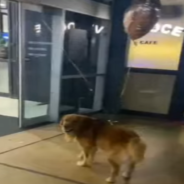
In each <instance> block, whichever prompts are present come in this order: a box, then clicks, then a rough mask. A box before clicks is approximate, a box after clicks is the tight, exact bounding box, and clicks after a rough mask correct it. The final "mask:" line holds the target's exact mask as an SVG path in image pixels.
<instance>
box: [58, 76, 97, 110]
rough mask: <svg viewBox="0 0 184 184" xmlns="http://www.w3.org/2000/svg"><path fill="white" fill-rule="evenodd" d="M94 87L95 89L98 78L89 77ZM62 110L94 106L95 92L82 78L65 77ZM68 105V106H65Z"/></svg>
mask: <svg viewBox="0 0 184 184" xmlns="http://www.w3.org/2000/svg"><path fill="white" fill-rule="evenodd" d="M88 82H89V83H90V86H91V87H92V89H93V90H94V89H95V83H96V78H95V77H93V78H88ZM62 89H63V90H62V95H61V96H62V99H61V103H60V104H62V107H63V109H62V107H61V110H65V109H67V110H71V109H72V108H73V109H75V108H76V109H77V108H88V109H92V108H93V101H94V92H91V91H90V90H89V87H88V86H87V85H86V83H85V82H84V80H83V79H82V78H74V79H65V80H63V81H62ZM65 107H68V108H65Z"/></svg>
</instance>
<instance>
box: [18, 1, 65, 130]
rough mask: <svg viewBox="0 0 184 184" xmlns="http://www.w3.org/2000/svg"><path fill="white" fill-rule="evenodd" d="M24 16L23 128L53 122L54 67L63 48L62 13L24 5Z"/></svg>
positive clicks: (59, 58) (52, 9)
mask: <svg viewBox="0 0 184 184" xmlns="http://www.w3.org/2000/svg"><path fill="white" fill-rule="evenodd" d="M21 13H22V35H23V39H22V40H21V43H22V48H23V50H22V51H23V53H22V63H20V64H21V65H22V97H23V99H22V109H21V111H22V126H29V125H34V124H38V123H42V122H45V121H50V120H51V119H50V118H51V117H50V112H51V110H50V109H51V98H52V91H51V86H53V84H52V82H53V81H54V80H53V79H52V77H53V76H54V74H55V73H56V72H57V71H54V69H55V68H53V65H56V63H55V62H57V61H61V55H57V54H58V51H57V47H56V46H58V47H59V45H62V39H60V38H61V34H62V28H61V26H62V24H61V23H62V11H61V10H60V9H55V8H50V7H47V6H37V5H31V4H25V3H23V4H21ZM56 36H58V38H56ZM58 64H59V63H58ZM58 66H59V65H58ZM56 90H57V88H56ZM52 108H57V105H56V104H55V106H52ZM54 110H55V111H56V112H57V109H54ZM54 118H55V120H56V119H57V117H54Z"/></svg>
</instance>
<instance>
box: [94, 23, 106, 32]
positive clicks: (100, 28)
mask: <svg viewBox="0 0 184 184" xmlns="http://www.w3.org/2000/svg"><path fill="white" fill-rule="evenodd" d="M103 29H104V27H103V26H101V27H99V26H98V25H95V33H96V34H100V33H101V32H102V31H103Z"/></svg>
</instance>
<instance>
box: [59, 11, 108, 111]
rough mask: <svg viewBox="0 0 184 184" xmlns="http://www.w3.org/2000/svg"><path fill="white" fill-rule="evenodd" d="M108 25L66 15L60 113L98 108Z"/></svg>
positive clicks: (102, 21) (106, 47) (97, 19)
mask: <svg viewBox="0 0 184 184" xmlns="http://www.w3.org/2000/svg"><path fill="white" fill-rule="evenodd" d="M109 27H110V26H109V22H108V21H107V20H103V19H99V18H96V17H92V16H88V15H83V14H80V13H74V12H69V11H67V12H66V18H65V39H64V49H63V53H64V54H63V65H62V76H61V99H60V113H61V114H64V113H70V112H78V113H89V112H94V111H99V110H101V109H102V104H103V103H102V101H103V92H104V82H105V74H106V64H107V58H108V46H109V33H110V31H109Z"/></svg>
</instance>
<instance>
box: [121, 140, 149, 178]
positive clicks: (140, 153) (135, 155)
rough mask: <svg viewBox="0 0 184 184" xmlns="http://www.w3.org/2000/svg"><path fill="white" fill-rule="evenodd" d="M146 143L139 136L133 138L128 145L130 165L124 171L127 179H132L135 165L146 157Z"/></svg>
mask: <svg viewBox="0 0 184 184" xmlns="http://www.w3.org/2000/svg"><path fill="white" fill-rule="evenodd" d="M145 151H146V145H145V144H144V143H143V142H142V141H141V140H140V139H138V138H135V139H133V140H132V141H131V142H130V144H129V146H128V167H127V170H126V171H125V172H124V173H123V177H124V178H125V179H130V178H131V176H132V173H133V171H134V169H135V165H136V164H138V163H139V162H141V161H142V160H143V159H144V154H145Z"/></svg>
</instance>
